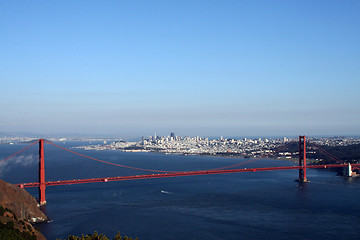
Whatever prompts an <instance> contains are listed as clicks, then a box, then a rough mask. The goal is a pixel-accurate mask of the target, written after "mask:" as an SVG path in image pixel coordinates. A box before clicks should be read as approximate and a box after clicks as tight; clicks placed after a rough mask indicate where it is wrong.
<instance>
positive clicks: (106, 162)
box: [44, 140, 177, 173]
mask: <svg viewBox="0 0 360 240" xmlns="http://www.w3.org/2000/svg"><path fill="white" fill-rule="evenodd" d="M44 141H45V142H46V143H49V144H51V145H54V146H55V147H58V148H61V149H63V150H65V151H67V152H70V153H73V154H76V155H79V156H82V157H85V158H88V159H91V160H94V161H98V162H102V163H105V164H110V165H114V166H117V167H123V168H129V169H135V170H142V171H148V172H164V173H166V172H177V171H164V170H153V169H145V168H137V167H130V166H125V165H121V164H117V163H112V162H108V161H104V160H101V159H97V158H93V157H90V156H87V155H84V154H81V153H78V152H75V151H72V150H70V149H67V148H64V147H61V146H59V145H56V144H55V143H53V142H50V141H47V140H44Z"/></svg>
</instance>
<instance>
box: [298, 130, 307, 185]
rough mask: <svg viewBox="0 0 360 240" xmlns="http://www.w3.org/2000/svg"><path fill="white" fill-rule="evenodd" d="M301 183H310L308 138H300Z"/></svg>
mask: <svg viewBox="0 0 360 240" xmlns="http://www.w3.org/2000/svg"><path fill="white" fill-rule="evenodd" d="M299 166H300V167H302V168H300V169H299V179H298V181H299V182H309V181H308V180H307V178H306V138H305V136H299Z"/></svg>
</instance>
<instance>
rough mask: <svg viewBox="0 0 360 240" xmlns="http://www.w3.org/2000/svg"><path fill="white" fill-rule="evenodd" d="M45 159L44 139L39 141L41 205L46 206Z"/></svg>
mask: <svg viewBox="0 0 360 240" xmlns="http://www.w3.org/2000/svg"><path fill="white" fill-rule="evenodd" d="M45 188H46V185H45V158H44V139H39V204H40V206H43V205H46V198H45Z"/></svg>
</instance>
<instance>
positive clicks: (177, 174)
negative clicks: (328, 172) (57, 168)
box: [17, 164, 360, 188]
mask: <svg viewBox="0 0 360 240" xmlns="http://www.w3.org/2000/svg"><path fill="white" fill-rule="evenodd" d="M346 166H348V165H347V164H329V165H308V166H306V168H313V169H315V168H318V169H326V168H340V167H346ZM352 166H355V167H360V164H352ZM302 168H303V167H302V166H289V167H266V168H241V169H227V170H205V171H188V172H171V173H159V174H147V175H134V176H123V177H104V178H89V179H72V180H60V181H48V182H45V185H46V186H58V185H69V184H81V183H96V182H112V181H125V180H137V179H150V178H166V177H184V176H197V175H210V174H225V173H240V172H262V171H280V170H296V169H302ZM17 185H18V186H20V187H24V188H27V187H38V186H39V183H38V182H34V183H22V184H17Z"/></svg>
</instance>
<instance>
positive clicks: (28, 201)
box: [0, 180, 48, 240]
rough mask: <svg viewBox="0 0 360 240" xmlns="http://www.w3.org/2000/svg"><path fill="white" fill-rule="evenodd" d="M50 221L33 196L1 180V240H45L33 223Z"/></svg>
mask: <svg viewBox="0 0 360 240" xmlns="http://www.w3.org/2000/svg"><path fill="white" fill-rule="evenodd" d="M44 221H48V218H47V217H46V216H45V214H44V213H43V212H42V211H41V210H40V209H39V207H38V204H37V202H36V200H35V198H34V197H33V196H31V195H30V194H29V193H28V192H27V191H25V190H24V189H21V188H19V187H18V186H16V185H13V184H10V183H7V182H4V181H2V180H0V240H11V239H17V240H23V239H24V240H28V239H29V240H45V237H44V236H43V235H42V234H41V233H40V232H38V231H37V230H36V229H35V228H34V227H33V226H32V225H31V223H38V222H44Z"/></svg>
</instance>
